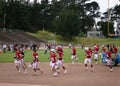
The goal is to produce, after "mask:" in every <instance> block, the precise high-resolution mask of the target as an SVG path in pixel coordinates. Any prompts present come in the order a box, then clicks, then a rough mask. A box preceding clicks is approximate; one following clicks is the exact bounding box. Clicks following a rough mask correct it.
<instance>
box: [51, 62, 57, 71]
mask: <svg viewBox="0 0 120 86" xmlns="http://www.w3.org/2000/svg"><path fill="white" fill-rule="evenodd" d="M50 67H51V69H53V68H57V67H58V66H57V64H56V63H53V62H52V61H50Z"/></svg>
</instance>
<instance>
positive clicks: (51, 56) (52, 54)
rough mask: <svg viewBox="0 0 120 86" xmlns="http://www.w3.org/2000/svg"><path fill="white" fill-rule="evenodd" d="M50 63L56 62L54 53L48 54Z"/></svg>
mask: <svg viewBox="0 0 120 86" xmlns="http://www.w3.org/2000/svg"><path fill="white" fill-rule="evenodd" d="M50 61H52V63H55V62H56V54H55V53H54V52H50Z"/></svg>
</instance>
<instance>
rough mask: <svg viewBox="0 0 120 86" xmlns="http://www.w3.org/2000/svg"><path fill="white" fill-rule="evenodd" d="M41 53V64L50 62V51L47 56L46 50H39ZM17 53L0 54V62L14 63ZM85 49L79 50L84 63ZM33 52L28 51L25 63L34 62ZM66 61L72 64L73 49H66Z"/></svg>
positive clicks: (78, 52)
mask: <svg viewBox="0 0 120 86" xmlns="http://www.w3.org/2000/svg"><path fill="white" fill-rule="evenodd" d="M37 52H38V53H39V60H40V61H41V62H48V61H49V60H48V58H49V51H48V53H47V54H44V50H42V49H41V50H38V51H37ZM14 56H15V53H12V52H6V53H2V54H0V62H14V58H13V57H14ZM84 56H85V55H84V49H80V48H77V57H78V59H79V61H80V62H83V59H84ZM32 58H33V57H32V50H26V51H25V61H26V62H31V61H32ZM63 58H64V61H65V62H71V49H68V48H67V49H64V56H63Z"/></svg>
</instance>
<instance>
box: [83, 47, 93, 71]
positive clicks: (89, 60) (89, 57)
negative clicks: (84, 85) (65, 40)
mask: <svg viewBox="0 0 120 86" xmlns="http://www.w3.org/2000/svg"><path fill="white" fill-rule="evenodd" d="M88 63H90V66H91V69H92V72H93V70H94V67H93V63H92V50H91V49H90V48H88V47H85V59H84V65H85V71H88Z"/></svg>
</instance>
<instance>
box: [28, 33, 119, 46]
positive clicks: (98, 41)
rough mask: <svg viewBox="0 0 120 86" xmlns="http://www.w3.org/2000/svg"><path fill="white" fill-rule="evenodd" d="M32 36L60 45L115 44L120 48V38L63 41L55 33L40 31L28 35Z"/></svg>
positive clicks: (84, 38)
mask: <svg viewBox="0 0 120 86" xmlns="http://www.w3.org/2000/svg"><path fill="white" fill-rule="evenodd" d="M28 34H30V35H32V36H35V37H37V38H39V39H42V40H44V41H46V42H48V41H49V40H55V41H56V42H57V43H58V44H69V43H72V44H83V43H84V44H85V45H87V46H93V44H99V45H102V44H104V45H107V44H115V45H117V46H120V38H86V37H76V38H75V39H74V40H69V41H68V40H67V41H66V40H63V39H62V38H61V36H59V35H56V34H54V33H50V32H48V31H38V32H36V33H28Z"/></svg>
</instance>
